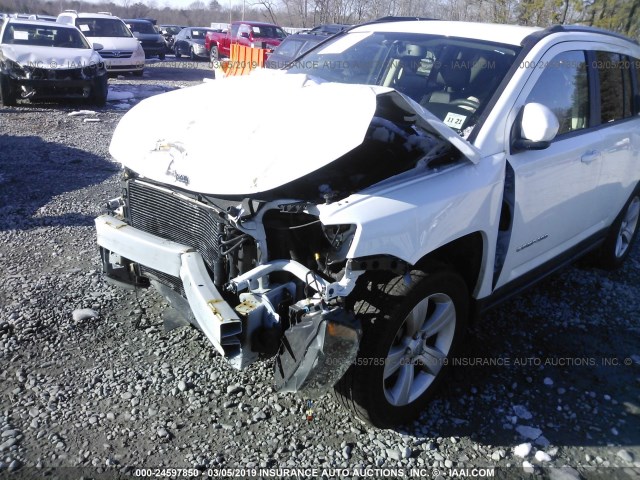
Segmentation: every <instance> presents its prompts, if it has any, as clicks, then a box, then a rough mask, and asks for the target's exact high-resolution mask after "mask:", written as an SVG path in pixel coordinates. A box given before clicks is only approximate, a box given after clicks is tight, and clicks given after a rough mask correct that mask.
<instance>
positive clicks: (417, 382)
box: [336, 269, 469, 428]
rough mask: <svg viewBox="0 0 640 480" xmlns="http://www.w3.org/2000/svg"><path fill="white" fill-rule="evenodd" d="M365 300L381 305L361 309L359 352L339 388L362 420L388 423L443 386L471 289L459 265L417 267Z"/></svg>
mask: <svg viewBox="0 0 640 480" xmlns="http://www.w3.org/2000/svg"><path fill="white" fill-rule="evenodd" d="M409 279H410V283H409V284H408V285H407V284H406V283H405V281H406V280H409ZM364 303H365V309H366V311H370V310H371V307H372V306H373V305H372V304H371V303H374V304H376V305H375V307H373V309H374V310H378V312H377V313H374V314H373V316H371V317H370V318H364V317H362V316H361V318H362V320H363V329H364V334H363V337H362V341H361V342H360V350H359V352H358V357H357V359H356V361H355V362H354V364H353V365H352V366H351V367H350V368H349V370H348V371H347V373H346V374H345V376H344V377H343V378H342V379H341V380H340V381H339V382H338V383H337V384H336V393H337V396H338V399H339V400H340V401H341V403H343V405H345V406H346V407H347V408H349V409H350V410H352V411H353V412H354V413H355V414H356V415H357V416H358V417H359V418H360V419H361V420H363V421H364V422H366V423H369V424H371V425H374V426H376V427H381V428H386V427H391V426H394V425H397V424H399V423H404V422H408V421H410V420H412V419H414V418H415V417H417V416H418V415H419V414H420V412H421V411H422V410H423V409H424V408H425V406H426V405H427V403H428V401H429V400H430V398H431V397H432V396H433V394H434V392H435V391H436V390H437V388H438V385H439V384H440V382H441V381H442V378H443V376H444V375H445V373H446V371H447V366H448V359H449V358H450V357H451V355H452V354H453V353H454V352H455V350H456V348H457V347H458V345H459V343H460V341H461V340H462V338H463V336H464V332H465V330H466V324H467V315H468V309H469V294H468V290H467V286H466V284H465V282H464V280H463V279H462V277H461V276H460V275H459V274H457V273H456V272H454V271H452V270H448V269H444V270H439V271H435V272H433V273H424V272H420V271H414V272H411V275H410V276H408V277H397V278H395V279H394V280H392V281H391V282H389V283H388V284H386V285H385V286H384V287H382V289H381V290H379V291H378V292H377V299H376V300H373V302H369V301H368V302H364ZM358 310H359V311H362V310H361V308H359V309H358Z"/></svg>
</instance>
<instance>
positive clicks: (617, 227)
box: [596, 185, 640, 270]
mask: <svg viewBox="0 0 640 480" xmlns="http://www.w3.org/2000/svg"><path fill="white" fill-rule="evenodd" d="M639 214H640V185H638V186H637V187H636V189H635V190H634V192H633V193H632V194H631V197H629V200H627V203H625V205H624V207H623V208H622V211H621V212H620V213H619V214H618V216H617V217H616V219H615V220H614V222H613V223H612V224H611V227H610V228H609V233H608V234H607V238H606V239H605V241H604V243H603V244H602V245H601V246H600V248H599V249H598V250H597V257H596V261H597V265H598V266H599V267H601V268H603V269H605V270H615V269H616V268H619V267H620V266H621V265H622V264H623V263H624V261H625V259H626V258H627V256H628V255H629V252H630V251H631V246H632V245H633V241H634V240H635V238H636V236H637V235H638V226H639V223H640V222H639V220H638V217H639Z"/></svg>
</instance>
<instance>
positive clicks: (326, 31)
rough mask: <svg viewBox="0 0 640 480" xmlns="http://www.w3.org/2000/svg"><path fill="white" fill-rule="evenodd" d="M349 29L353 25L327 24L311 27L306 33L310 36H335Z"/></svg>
mask: <svg viewBox="0 0 640 480" xmlns="http://www.w3.org/2000/svg"><path fill="white" fill-rule="evenodd" d="M351 27H353V25H346V24H344V23H327V24H324V25H318V26H317V27H313V28H312V29H311V30H309V31H308V32H306V33H311V34H312V35H335V34H336V33H340V32H342V31H344V30H346V29H348V28H351Z"/></svg>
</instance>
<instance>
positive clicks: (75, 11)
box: [62, 10, 78, 15]
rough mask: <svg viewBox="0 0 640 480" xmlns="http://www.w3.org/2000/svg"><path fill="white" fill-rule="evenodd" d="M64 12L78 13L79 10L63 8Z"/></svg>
mask: <svg viewBox="0 0 640 480" xmlns="http://www.w3.org/2000/svg"><path fill="white" fill-rule="evenodd" d="M62 13H75V14H76V15H77V14H78V11H77V10H63V12H62Z"/></svg>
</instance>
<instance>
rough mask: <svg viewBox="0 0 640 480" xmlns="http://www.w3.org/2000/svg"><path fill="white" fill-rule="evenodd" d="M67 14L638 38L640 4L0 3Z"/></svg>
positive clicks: (552, 0)
mask: <svg viewBox="0 0 640 480" xmlns="http://www.w3.org/2000/svg"><path fill="white" fill-rule="evenodd" d="M66 9H71V10H77V11H79V12H80V11H84V12H87V11H88V12H97V11H109V12H111V13H113V14H114V15H117V16H119V17H121V18H144V17H149V18H155V19H156V20H158V22H159V23H170V24H179V25H193V26H208V25H209V24H211V23H229V22H231V21H235V20H241V19H243V18H244V19H247V20H249V19H251V20H265V21H270V22H273V23H277V24H279V25H282V26H291V27H305V28H308V27H312V26H314V25H319V24H322V23H344V24H357V23H362V22H366V21H369V20H374V19H376V18H380V17H384V16H387V15H394V16H410V17H427V18H438V19H442V20H467V21H478V22H494V23H509V24H520V25H536V26H541V27H546V26H549V25H553V24H579V25H588V26H594V27H600V28H605V29H608V30H613V31H616V32H619V33H622V34H625V35H628V36H630V37H632V38H635V39H640V0H491V1H488V0H245V1H244V2H243V3H242V4H238V3H237V2H236V3H234V4H233V5H221V4H220V3H219V2H218V1H217V0H211V1H209V2H208V3H205V2H203V1H200V0H198V1H194V2H192V3H191V4H190V5H189V6H188V7H186V8H172V7H169V6H160V5H159V2H158V1H156V0H148V1H141V0H138V1H135V0H121V1H120V2H119V3H114V2H106V1H105V2H103V3H97V4H96V3H88V2H83V1H77V0H0V12H4V13H14V12H19V13H36V14H48V15H57V14H58V13H60V12H61V11H63V10H66Z"/></svg>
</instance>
